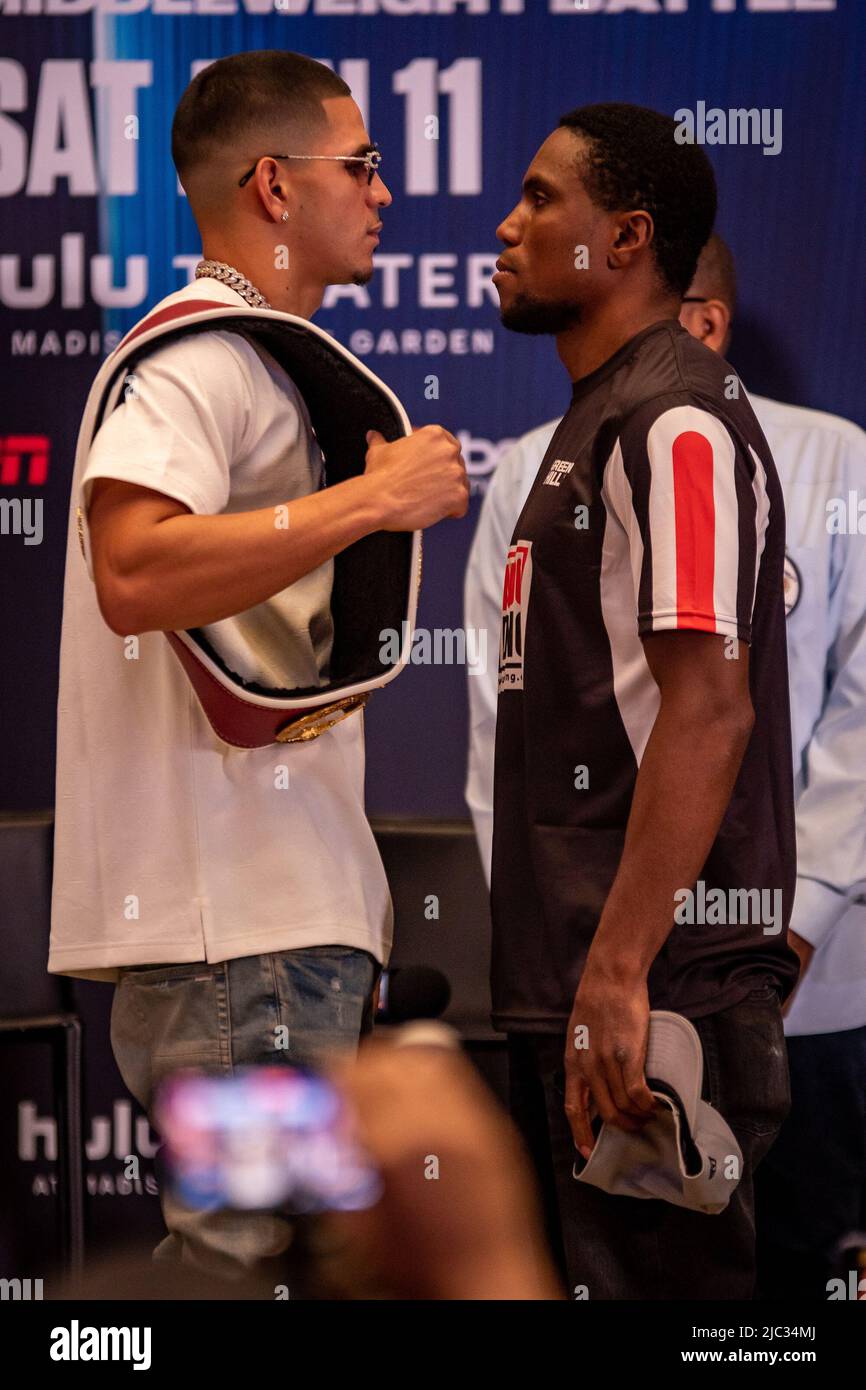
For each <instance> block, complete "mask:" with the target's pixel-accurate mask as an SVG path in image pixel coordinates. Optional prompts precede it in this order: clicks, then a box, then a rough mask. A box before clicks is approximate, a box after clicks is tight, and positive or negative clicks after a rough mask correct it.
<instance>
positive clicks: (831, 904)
mask: <svg viewBox="0 0 866 1390" xmlns="http://www.w3.org/2000/svg"><path fill="white" fill-rule="evenodd" d="M850 906H851V903H850V900H849V899H848V898H847V897H846V896H845V894H844V893H837V892H836V890H835V889H834V888H829V887H828V886H827V884H826V883H820V882H819V881H818V879H816V878H798V879H797V891H796V893H795V895H794V910H793V912H792V913H791V921H790V923H789V924H788V925H789V926H790V929H791V931H793V932H796V933H797V935H798V936H802V938H803V940H804V941H808V942H809V944H810V945H812V946H820V944H821V942H822V941H823V940H824V937H825V936H827V935H829V933H830V932H831V931H832V930H833V928H834V927H835V925H836V923H837V922H838V921H839V920H840V918H842V917H843V916H844V915H845V913H846V912H847V911H848V908H849V907H850Z"/></svg>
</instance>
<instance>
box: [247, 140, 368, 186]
mask: <svg viewBox="0 0 866 1390" xmlns="http://www.w3.org/2000/svg"><path fill="white" fill-rule="evenodd" d="M262 159H328V160H336V161H338V162H339V163H341V164H363V165H364V167H365V169H366V170H367V187H368V188H369V186H370V184H371V183H372V182H373V176H374V175H375V173H376V171H377V170H378V168H379V165H380V164H381V163H382V155H381V153H380V151H379V148H378V146H377V145H374V146H373V147H372V149H370V150H368V151H367V153H366V154H260V155H259V158H258V159H257V160H256V162H255V164H254V165H253V166H252V168H251V169H248V170H247V172H246V173H245V174H244V176H243V178H242V179H238V188H243V186H244V184H245V183H247V182H249V180H250V179H251V178H252V176H253V174H254V173H255V172H256V169H257V168H258V165H259V160H262Z"/></svg>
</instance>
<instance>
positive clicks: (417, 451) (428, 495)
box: [364, 425, 469, 531]
mask: <svg viewBox="0 0 866 1390" xmlns="http://www.w3.org/2000/svg"><path fill="white" fill-rule="evenodd" d="M367 446H368V447H367V467H366V469H365V471H364V478H365V479H366V480H368V481H369V483H370V485H371V486H372V487H373V489H374V490H375V494H376V499H377V502H378V505H379V507H380V508H381V511H382V516H383V521H382V527H381V529H382V530H383V531H420V530H422V529H423V528H424V527H425V526H432V525H433V524H434V522H436V521H441V520H442V518H443V517H446V516H452V517H461V516H465V515H466V510H467V508H468V506H469V481H468V479H467V477H466V466H465V464H464V462H463V457H462V455H461V453H460V443H459V441H458V440H457V439H455V438H454V435H453V434H450V433H449V432H448V430H446V429H443V427H442V426H441V425H425V426H424V427H423V429H419V430H415V431H414V432H413V433H412V434H410V435H407V436H406V438H405V439H396V440H394V442H393V443H392V444H388V443H387V442H386V441H385V439H384V438H383V436H382V435H381V434H379V432H378V430H368V431H367Z"/></svg>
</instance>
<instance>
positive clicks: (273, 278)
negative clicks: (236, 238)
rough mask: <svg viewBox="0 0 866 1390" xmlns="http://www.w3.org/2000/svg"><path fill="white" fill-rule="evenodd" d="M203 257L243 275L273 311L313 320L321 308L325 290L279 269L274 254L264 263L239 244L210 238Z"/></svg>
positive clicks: (264, 260)
mask: <svg viewBox="0 0 866 1390" xmlns="http://www.w3.org/2000/svg"><path fill="white" fill-rule="evenodd" d="M202 256H203V257H204V259H205V260H207V261H223V262H224V263H225V264H226V265H230V266H231V267H232V269H233V270H237V271H239V272H240V274H241V275H244V276H245V277H246V278H247V280H249V282H250V284H251V285H253V286H254V287H255V289H257V290H258V291H259V294H263V295H264V296H265V299H266V300H267V301H268V303H269V304H270V306H271V308H272V309H281V310H282V312H283V313H285V314H296V315H297V316H298V318H303V319H309V318H312V317H313V314H314V313H315V312H316V310H317V309H318V308H319V307H320V306H321V303H322V296H323V295H324V286H322V285H319V284H308V283H304V282H302V281H301V280H300V279H299V278H298V277H297V275H293V274H292V272H291V270H290V269H288V268H287V269H280V268H278V267H275V266H274V265H273V264H272V262H273V260H274V253H273V251H269V252H268V257H269V259H268V258H264V259H263V258H262V257H260V256H256V255H250V253H249V251H246V252H245V251H243V250H242V249H241V248H240V247H238V246H237V245H236V244H233V243H230V242H225V241H221V240H219V239H218V238H214V237H208V238H207V239H206V240H204V241H203V242H202ZM289 261H290V262H291V257H289Z"/></svg>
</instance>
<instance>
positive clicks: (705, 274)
mask: <svg viewBox="0 0 866 1390" xmlns="http://www.w3.org/2000/svg"><path fill="white" fill-rule="evenodd" d="M736 307H737V272H736V267H735V265H734V257H733V254H732V252H731V248H730V246H728V244H727V242H725V241H723V240H722V238H721V237H720V236H719V235H718V233H716V232H714V233H713V235H712V236H711V237H710V239H709V241H708V242H707V244H706V246H705V247H704V249H703V251H702V252H701V254H700V258H699V260H698V266H697V270H696V271H695V274H694V279H693V280H692V283H691V284H690V285H689V288H688V290H687V291H686V295H685V298H684V299H683V305H682V308H681V309H680V323H681V324H682V326H683V328H685V329H686V330H687V331H688V332H689V333H691V335H692V337H693V338H698V339H699V340H700V341H701V342H702V343H706V345H707V347H708V348H712V349H713V352H719V353H721V354H722V356H724V354H725V353H726V352H727V350H728V344H729V342H730V341H731V325H732V323H733V319H734V311H735V310H736Z"/></svg>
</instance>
